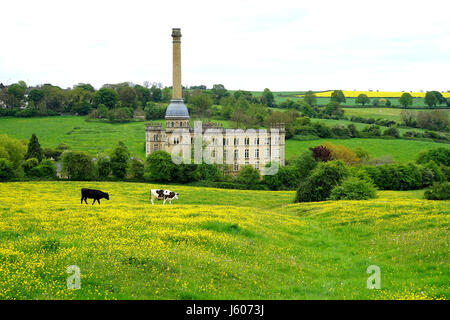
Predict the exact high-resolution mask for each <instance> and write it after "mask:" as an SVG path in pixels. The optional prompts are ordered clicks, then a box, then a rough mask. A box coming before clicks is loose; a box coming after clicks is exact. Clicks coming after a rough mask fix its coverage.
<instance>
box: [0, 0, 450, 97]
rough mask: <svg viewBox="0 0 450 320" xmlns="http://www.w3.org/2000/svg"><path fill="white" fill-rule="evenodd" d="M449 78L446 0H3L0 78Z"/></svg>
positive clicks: (277, 84)
mask: <svg viewBox="0 0 450 320" xmlns="http://www.w3.org/2000/svg"><path fill="white" fill-rule="evenodd" d="M172 27H180V28H181V33H182V35H183V37H182V67H183V74H182V77H183V85H185V86H186V85H187V86H190V85H200V84H205V85H207V86H208V87H211V86H212V85H213V84H216V83H222V84H224V85H225V87H226V88H227V89H245V90H263V89H264V88H266V87H267V88H270V89H271V90H273V91H281V90H285V91H288V90H325V89H344V90H354V89H357V90H367V89H373V90H392V91H401V90H405V91H406V90H407V91H410V90H414V91H415V90H441V91H444V90H445V91H446V90H450V1H448V0H445V1H444V0H443V1H437V0H428V1H412V0H410V1H401V0H389V1H385V0H381V1H380V0H379V1H363V0H359V1H346V0H340V1H337V0H335V1H320V0H315V1H312V0H310V1H299V0H297V1H283V0H277V1H273V0H272V1H263V0H259V1H248V0H240V1H234V0H233V1H230V0H228V1H223V0H222V1H212V0H210V1H195V0H190V1H148V0H147V1H144V0H142V1H138V0H127V1H114V0H109V1H98V0H97V1H96V0H90V1H84V0H83V1H82V0H77V1H72V0H71V1H69V0H66V1H61V0H60V1H57V0H54V1H50V0H39V1H21V0H14V1H5V2H3V1H2V3H1V5H0V30H1V37H0V39H1V40H0V82H3V83H4V84H10V83H13V82H17V81H18V80H25V81H26V82H27V83H28V84H30V85H36V84H42V83H52V84H54V85H59V86H61V87H63V88H65V87H71V86H73V85H74V84H77V83H79V82H88V83H91V84H92V85H94V86H95V87H97V88H99V87H100V86H101V85H103V84H105V83H117V82H123V81H131V82H134V83H139V84H142V83H143V82H144V81H146V80H147V81H150V82H161V83H163V85H171V81H172V80H171V76H172V66H171V59H172V47H171V46H172V43H171V36H170V35H171V28H172Z"/></svg>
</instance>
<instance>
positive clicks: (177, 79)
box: [172, 28, 183, 100]
mask: <svg viewBox="0 0 450 320" xmlns="http://www.w3.org/2000/svg"><path fill="white" fill-rule="evenodd" d="M172 43H173V87H172V99H173V100H181V99H183V95H182V92H181V30H180V28H173V29H172Z"/></svg>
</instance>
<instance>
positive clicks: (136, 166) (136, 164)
mask: <svg viewBox="0 0 450 320" xmlns="http://www.w3.org/2000/svg"><path fill="white" fill-rule="evenodd" d="M99 171H100V170H99ZM129 171H130V178H134V179H139V180H140V179H142V178H143V177H144V162H143V161H142V160H141V159H139V158H137V157H132V158H131V160H130V168H129Z"/></svg>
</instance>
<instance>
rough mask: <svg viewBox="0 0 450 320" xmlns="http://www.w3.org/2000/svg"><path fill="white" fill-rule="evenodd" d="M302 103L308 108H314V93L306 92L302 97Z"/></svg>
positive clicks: (315, 98) (315, 100)
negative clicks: (308, 106)
mask: <svg viewBox="0 0 450 320" xmlns="http://www.w3.org/2000/svg"><path fill="white" fill-rule="evenodd" d="M303 101H304V102H305V103H307V104H308V105H310V106H314V105H316V103H317V97H316V95H315V94H314V92H312V91H308V92H306V93H305V96H304V97H303Z"/></svg>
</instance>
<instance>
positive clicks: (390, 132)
mask: <svg viewBox="0 0 450 320" xmlns="http://www.w3.org/2000/svg"><path fill="white" fill-rule="evenodd" d="M383 136H391V137H394V138H399V137H400V133H399V132H398V129H397V128H396V127H389V128H387V129H386V130H384V132H383Z"/></svg>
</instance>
